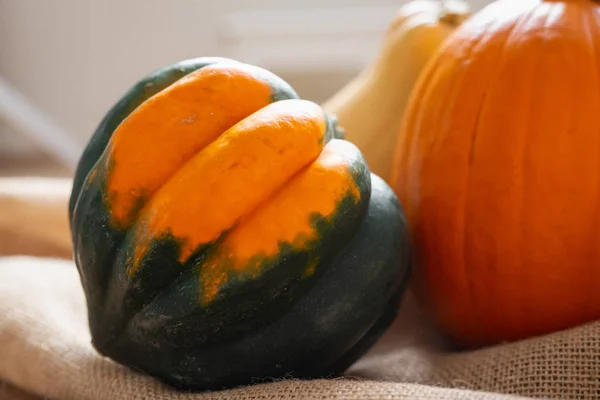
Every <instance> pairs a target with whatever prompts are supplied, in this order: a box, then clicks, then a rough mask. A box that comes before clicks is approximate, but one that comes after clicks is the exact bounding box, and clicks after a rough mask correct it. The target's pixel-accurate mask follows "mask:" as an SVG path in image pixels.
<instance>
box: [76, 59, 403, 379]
mask: <svg viewBox="0 0 600 400" xmlns="http://www.w3.org/2000/svg"><path fill="white" fill-rule="evenodd" d="M69 215H70V224H71V232H72V238H73V244H74V253H75V262H76V265H77V267H78V270H79V273H80V275H81V281H82V286H83V289H84V292H85V295H86V298H87V305H88V315H89V325H90V330H91V335H92V342H93V345H94V346H95V348H96V349H97V350H98V351H99V352H100V353H101V354H104V355H106V356H108V357H110V358H112V359H113V360H115V361H117V362H119V363H121V364H123V365H127V366H129V367H131V368H134V369H136V370H140V371H143V372H144V373H146V374H149V375H152V376H154V377H156V378H158V379H160V380H162V381H164V382H166V383H168V384H171V385H174V386H177V387H180V388H185V389H195V390H207V389H221V388H226V387H232V386H236V385H244V384H249V383H252V382H256V381H260V380H261V379H267V378H281V377H298V378H310V377H325V376H333V375H337V374H340V373H342V372H343V371H344V370H345V369H346V368H347V367H348V366H349V365H350V364H351V363H353V362H354V361H355V360H356V359H357V358H358V357H360V356H361V355H362V354H363V353H364V352H365V351H366V350H367V349H368V348H369V347H370V346H371V345H372V344H373V343H374V341H375V340H377V338H378V337H379V336H380V335H381V334H382V333H383V331H384V330H385V329H386V328H387V327H388V325H389V324H390V323H391V321H392V319H393V318H394V316H395V313H396V310H397V307H398V304H399V301H400V299H401V297H402V294H403V291H404V287H405V285H406V281H407V278H408V276H409V271H410V263H409V261H410V249H411V248H410V244H409V241H408V236H407V227H406V222H405V217H404V213H403V210H402V207H401V205H400V203H399V202H398V199H397V198H396V196H395V194H394V193H393V191H392V190H391V188H389V187H388V186H387V184H386V183H385V182H383V180H382V179H380V178H379V177H377V176H375V175H373V174H371V173H370V171H369V169H368V167H367V165H366V163H365V161H364V159H363V156H362V154H361V153H360V151H359V150H358V148H357V147H356V146H355V145H353V144H352V143H350V142H348V141H345V140H343V131H342V130H341V129H340V128H338V127H337V124H336V120H335V118H334V117H332V116H329V115H327V114H326V113H325V112H324V111H323V110H322V109H321V107H319V106H318V105H317V104H314V103H312V102H310V101H306V100H302V99H300V98H298V96H297V94H296V92H295V91H294V90H293V89H292V88H291V87H290V86H289V85H288V84H287V83H286V82H285V81H284V80H282V79H281V78H279V77H278V76H276V75H274V74H273V73H271V72H269V71H267V70H264V69H262V68H259V67H256V66H252V65H248V64H245V63H240V62H237V61H233V60H228V59H218V58H200V59H194V60H188V61H185V62H182V63H178V64H175V65H173V66H170V67H167V68H165V69H163V70H160V71H158V72H155V73H153V74H150V75H149V76H147V77H145V78H144V79H143V80H142V81H140V82H139V83H138V84H137V85H136V86H134V87H133V88H132V89H131V90H130V91H129V92H128V93H127V94H125V96H124V97H123V98H122V99H121V100H120V101H119V102H118V103H117V104H116V105H115V106H114V107H113V108H112V109H111V110H110V111H109V112H108V114H107V116H106V117H105V118H104V120H103V121H102V122H101V124H100V126H99V127H98V129H97V130H96V132H95V133H94V135H93V136H92V138H91V139H90V141H89V143H88V146H87V148H86V150H85V152H84V154H83V155H82V158H81V161H80V163H79V166H78V169H77V172H76V176H75V181H74V186H73V192H72V196H71V201H70V206H69Z"/></svg>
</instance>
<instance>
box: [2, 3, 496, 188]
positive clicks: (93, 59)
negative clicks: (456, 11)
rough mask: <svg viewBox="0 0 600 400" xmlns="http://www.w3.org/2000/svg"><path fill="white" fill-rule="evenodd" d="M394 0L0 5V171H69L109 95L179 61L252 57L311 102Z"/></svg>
mask: <svg viewBox="0 0 600 400" xmlns="http://www.w3.org/2000/svg"><path fill="white" fill-rule="evenodd" d="M489 1H490V0H471V1H470V3H471V6H472V8H473V9H474V10H477V9H479V8H481V7H482V6H484V5H485V4H487V3H488V2H489ZM405 2H406V0H370V1H369V2H367V1H364V0H362V1H361V0H302V1H298V0H296V1H293V0H217V1H209V0H126V1H123V0H103V1H81V0H52V1H42V0H0V176H6V175H12V176H14V175H37V176H69V175H70V174H71V173H72V168H73V167H74V165H75V163H76V162H77V159H78V157H79V155H80V153H81V151H82V149H83V147H84V145H85V143H86V142H87V140H88V139H89V136H90V135H91V133H92V132H93V130H94V129H95V128H96V125H97V124H98V122H99V121H100V119H101V118H102V117H103V116H104V114H105V113H106V111H107V110H108V109H109V108H110V107H111V106H112V105H113V104H114V103H115V102H116V101H117V100H118V99H119V97H120V96H121V95H122V94H123V93H124V92H125V91H126V90H128V89H129V87H131V86H132V85H133V84H134V83H135V82H136V81H137V80H138V79H139V78H141V77H142V76H144V75H145V74H147V73H148V72H151V71H153V70H155V69H157V68H161V67H163V66H166V65H169V64H171V63H173V62H176V61H179V60H183V59H187V58H193V57H199V56H224V57H231V58H235V59H238V60H240V61H245V62H248V63H252V64H257V65H260V66H261V67H264V68H267V69H270V70H271V71H273V72H275V73H276V74H278V75H280V76H281V77H283V78H284V79H286V80H287V81H288V82H289V83H290V84H292V86H294V87H295V89H296V90H297V91H298V92H299V94H300V95H301V96H302V97H304V98H307V99H309V100H312V101H315V102H322V101H324V100H325V99H327V98H328V97H329V96H331V95H332V94H333V93H334V92H335V91H336V90H338V89H339V88H341V87H342V86H343V85H344V84H345V83H346V82H348V81H349V80H350V79H352V78H353V77H354V76H355V75H356V74H358V73H359V71H360V70H361V68H363V67H364V66H365V65H366V64H367V63H368V62H369V61H370V60H371V59H372V57H373V56H374V55H375V54H376V52H377V50H378V46H379V43H380V41H381V37H382V35H383V33H384V31H385V30H386V28H387V26H388V24H389V23H390V21H391V19H392V18H393V17H394V13H395V12H396V10H397V9H398V7H400V6H401V5H402V4H403V3H405Z"/></svg>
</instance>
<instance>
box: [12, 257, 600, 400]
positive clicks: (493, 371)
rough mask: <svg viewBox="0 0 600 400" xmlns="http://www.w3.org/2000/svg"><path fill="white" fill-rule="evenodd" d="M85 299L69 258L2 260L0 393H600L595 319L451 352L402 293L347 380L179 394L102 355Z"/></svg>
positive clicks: (126, 398)
mask: <svg viewBox="0 0 600 400" xmlns="http://www.w3.org/2000/svg"><path fill="white" fill-rule="evenodd" d="M84 303H85V302H84V296H83V292H82V289H81V285H80V282H79V277H78V275H77V271H76V269H75V267H74V265H73V264H72V262H70V261H65V260H56V259H43V258H33V257H5V258H0V382H4V384H0V398H2V397H3V396H4V397H7V396H13V398H17V396H20V395H17V394H16V393H17V392H18V391H21V392H22V393H23V395H22V396H23V397H18V398H19V399H21V398H22V399H25V398H27V399H30V398H32V397H31V395H34V396H38V397H39V398H50V399H65V400H70V399H73V400H97V399H111V400H121V399H122V400H141V399H147V400H159V399H161V400H163V399H164V400H166V399H169V400H170V399H203V400H204V399H233V400H235V399H239V400H241V399H244V400H249V399H488V398H491V399H496V398H498V399H502V398H515V397H516V396H517V395H520V396H523V397H537V398H557V399H560V398H562V399H595V398H600V339H599V338H600V336H599V334H600V324H588V325H585V326H581V327H578V328H575V329H572V330H570V331H564V332H558V333H555V334H551V335H548V336H545V337H541V338H536V339H532V340H527V341H523V342H519V343H513V344H506V345H502V346H496V347H492V348H487V349H482V350H478V351H474V352H468V353H462V354H459V353H452V352H449V351H446V350H444V346H443V342H442V341H441V340H439V338H438V337H437V336H436V334H435V332H434V331H433V330H431V329H430V328H429V327H428V326H427V325H426V324H425V323H424V320H423V318H422V317H421V316H420V314H419V312H418V310H417V309H416V308H415V306H414V303H413V302H412V301H411V298H410V296H409V297H407V299H406V301H405V302H404V305H403V307H402V310H401V311H400V314H399V316H398V318H397V321H396V323H395V324H394V326H393V327H392V328H391V329H390V330H389V332H388V333H387V334H386V336H385V337H384V338H383V339H382V340H381V341H380V342H379V343H378V345H377V346H376V347H375V348H374V349H373V350H372V351H371V352H370V353H369V354H367V355H366V356H365V357H364V358H363V359H361V360H359V362H357V363H356V364H355V365H354V366H353V367H352V368H351V370H350V371H348V377H347V378H344V379H332V380H319V381H297V380H287V381H279V382H272V383H262V384H257V385H254V386H250V387H246V388H239V389H235V390H230V391H222V392H213V393H196V394H184V393H179V392H176V391H174V390H172V389H170V388H168V387H166V386H164V385H162V384H160V383H159V382H157V381H155V380H153V379H151V378H149V377H146V376H143V375H141V374H139V373H136V372H133V371H130V370H129V369H127V368H124V367H122V366H120V365H118V364H116V363H113V362H111V361H110V360H108V359H105V358H102V357H100V356H99V355H98V354H97V353H96V352H95V351H94V350H93V349H92V347H91V346H90V337H89V332H88V329H87V320H86V311H85V304H84ZM3 388H4V389H3ZM17 388H18V389H17ZM25 393H29V395H25ZM503 394H504V395H503ZM7 398H8V397H7Z"/></svg>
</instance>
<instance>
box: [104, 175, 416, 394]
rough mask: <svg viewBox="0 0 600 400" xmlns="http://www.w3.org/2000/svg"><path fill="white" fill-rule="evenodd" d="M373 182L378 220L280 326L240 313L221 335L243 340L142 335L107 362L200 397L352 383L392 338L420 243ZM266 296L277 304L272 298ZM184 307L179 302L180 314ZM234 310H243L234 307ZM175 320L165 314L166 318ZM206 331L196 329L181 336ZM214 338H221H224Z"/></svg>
mask: <svg viewBox="0 0 600 400" xmlns="http://www.w3.org/2000/svg"><path fill="white" fill-rule="evenodd" d="M371 181H372V189H371V197H370V200H369V203H368V210H367V213H366V214H365V215H364V218H362V222H361V225H360V228H359V229H358V231H357V232H356V234H355V236H354V237H353V238H352V239H351V240H350V241H347V242H345V246H344V247H343V249H342V250H341V251H338V252H336V255H335V257H334V258H333V259H332V260H330V262H329V264H328V265H327V267H326V268H323V269H322V270H321V271H322V272H321V273H320V274H319V275H318V277H316V278H315V279H314V280H312V281H311V282H310V287H306V288H305V289H304V290H303V291H302V293H298V294H297V296H295V299H294V301H293V302H290V303H289V304H288V305H287V307H286V309H285V312H283V313H279V314H278V315H277V317H276V318H274V319H272V320H271V321H270V323H268V324H262V325H259V326H254V325H253V324H252V323H253V320H252V319H251V318H244V317H245V315H244V314H243V313H240V315H239V320H233V321H228V322H229V325H227V326H221V327H220V328H221V329H224V330H227V329H230V328H232V327H233V326H236V325H237V324H241V325H243V327H242V328H243V329H244V334H243V335H240V336H237V337H235V338H232V339H235V340H228V341H225V340H221V341H219V340H213V341H210V342H203V343H200V342H198V341H197V340H196V336H195V333H196V332H195V331H194V330H193V329H190V330H187V329H186V331H185V332H184V334H182V335H181V336H179V337H178V336H177V335H170V334H169V333H168V332H161V334H158V335H153V334H152V332H147V331H146V332H141V331H138V332H135V329H136V327H133V328H134V331H130V332H129V334H128V335H127V336H125V337H123V338H121V339H122V340H121V341H118V342H115V343H113V345H114V346H115V347H113V348H105V349H104V350H107V352H106V353H105V354H107V355H108V356H110V357H111V358H113V359H115V360H117V361H118V362H120V363H122V364H124V365H129V366H131V367H133V368H136V369H140V370H142V371H143V372H144V373H147V374H150V375H152V376H154V377H156V378H158V379H160V380H162V381H164V382H166V383H168V384H170V385H173V386H176V387H181V388H185V389H193V390H218V389H224V388H230V387H235V386H239V385H245V384H251V383H255V382H256V381H257V379H262V380H269V379H281V378H284V377H295V378H319V377H331V376H335V375H339V374H341V373H343V371H344V370H345V369H346V368H347V367H348V366H349V365H351V364H352V363H353V362H354V361H355V360H356V359H357V358H358V357H360V356H361V355H362V354H363V353H364V352H365V351H366V350H367V349H368V348H369V347H370V346H371V345H372V344H373V343H374V342H375V341H376V340H377V339H378V338H379V337H380V335H381V334H382V333H383V332H384V331H385V330H386V329H387V328H388V326H389V324H390V323H391V322H392V320H393V318H394V315H395V313H396V311H397V309H398V305H399V302H400V299H401V298H402V294H403V292H404V290H405V286H406V284H407V280H408V278H409V276H410V259H411V254H410V243H409V242H408V234H407V228H406V220H405V218H404V213H403V211H402V208H401V206H400V205H399V203H398V201H397V199H396V197H395V196H394V194H393V192H392V191H391V189H390V188H389V187H388V186H387V185H386V184H385V183H384V182H383V181H382V180H381V179H380V178H378V177H376V176H374V175H371ZM192 286H193V285H192ZM177 287H180V288H181V287H182V288H185V285H184V286H177ZM188 289H189V290H195V289H194V288H193V287H187V288H186V290H188ZM262 290H263V292H261V294H262V295H263V296H265V297H264V299H265V301H268V295H265V291H266V292H267V293H268V288H263V289H262ZM171 295H172V294H171ZM167 301H168V300H167ZM165 304H166V303H165ZM176 304H177V301H176V300H173V303H172V304H171V306H172V307H174V308H175V307H177V305H176ZM227 304H228V305H229V306H230V307H236V306H237V305H238V303H236V302H235V301H233V300H231V301H230V302H229V303H227ZM272 305H273V304H272V303H270V302H269V303H264V307H265V308H264V310H263V312H266V313H270V312H271V311H272ZM172 311H173V310H168V309H165V310H164V314H163V315H164V316H167V315H171V312H172ZM155 317H156V318H159V317H160V313H159V314H157V315H156V316H155ZM215 317H216V318H218V316H215ZM164 322H165V325H161V323H160V320H157V324H156V325H155V326H156V327H157V328H160V329H164V328H165V327H167V326H170V327H171V328H172V329H177V322H180V321H174V322H175V323H172V324H171V325H169V322H168V321H167V320H165V321H164ZM171 322H173V321H171ZM203 322H205V320H204V319H201V318H199V319H198V320H196V321H195V322H194V320H193V319H191V320H189V321H186V322H185V323H183V324H182V325H181V326H183V327H186V328H189V327H190V324H192V326H193V324H196V325H198V326H199V325H200V324H202V323H203ZM232 324H233V325H232ZM163 335H164V336H163ZM213 335H214V337H215V338H218V337H219V335H221V331H215V332H213ZM167 338H168V339H167ZM101 350H102V349H101ZM231 360H235V362H232V361H231Z"/></svg>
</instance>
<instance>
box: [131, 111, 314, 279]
mask: <svg viewBox="0 0 600 400" xmlns="http://www.w3.org/2000/svg"><path fill="white" fill-rule="evenodd" d="M325 128H326V121H325V115H324V113H323V111H322V109H321V108H320V107H319V106H318V105H316V104H314V103H312V102H309V101H305V100H282V101H279V102H276V103H272V104H270V105H268V106H266V107H264V108H262V109H261V110H259V111H257V112H256V113H254V114H252V115H250V116H249V117H248V118H246V119H244V120H242V121H240V122H239V123H238V124H236V125H235V126H233V127H232V128H231V129H229V130H228V131H226V132H225V133H223V134H222V135H221V136H220V137H219V138H218V139H217V140H215V141H214V142H213V143H211V144H210V145H209V146H207V147H206V148H205V149H204V150H202V151H201V152H200V153H198V154H197V155H196V156H194V157H193V158H192V159H191V160H189V162H188V163H187V164H186V165H185V166H184V167H182V168H181V169H180V170H179V171H177V173H176V174H175V175H174V176H173V177H172V178H171V179H170V180H169V181H168V182H167V183H166V184H165V185H164V186H163V187H161V188H160V189H159V190H158V191H157V192H156V193H155V195H154V196H153V197H152V199H151V200H150V201H149V202H148V204H147V206H146V207H145V208H144V209H143V210H142V212H141V215H140V218H141V221H140V225H139V226H138V232H137V234H138V239H137V242H138V243H137V245H136V254H135V256H134V260H133V266H132V268H131V269H130V274H133V273H134V272H135V270H136V268H137V265H139V263H140V261H141V259H142V258H143V257H144V256H145V254H146V251H147V249H148V247H149V245H150V243H152V242H153V241H154V240H156V239H157V238H159V237H160V236H161V235H164V234H167V233H168V234H172V235H173V236H174V237H175V238H177V239H178V240H180V241H181V254H180V259H179V261H180V262H182V263H183V262H186V261H187V260H188V259H189V257H190V256H191V255H192V254H193V253H194V251H195V250H196V249H197V248H198V247H199V246H201V245H203V244H207V243H211V242H213V241H215V240H216V239H218V238H219V237H220V236H221V234H222V233H223V232H224V231H226V230H228V229H230V228H231V227H232V226H233V225H234V224H235V223H236V221H237V220H238V219H239V218H240V217H243V216H245V215H247V214H248V213H250V212H252V211H253V210H254V209H256V208H257V207H258V206H259V205H260V204H262V203H263V202H265V201H266V200H267V199H268V198H269V197H270V196H272V194H273V193H274V192H275V191H276V190H277V189H279V188H280V187H282V186H283V185H284V184H285V183H286V182H287V181H288V180H289V179H290V178H291V177H292V176H293V175H295V174H296V173H297V172H298V171H300V170H301V169H302V168H304V167H306V166H307V165H308V164H310V163H311V162H312V161H313V160H315V159H316V158H317V157H318V155H319V153H320V152H321V150H322V148H323V144H324V143H323V139H324V133H325Z"/></svg>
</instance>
